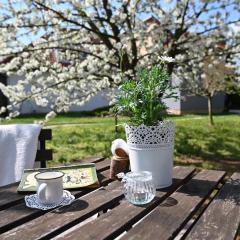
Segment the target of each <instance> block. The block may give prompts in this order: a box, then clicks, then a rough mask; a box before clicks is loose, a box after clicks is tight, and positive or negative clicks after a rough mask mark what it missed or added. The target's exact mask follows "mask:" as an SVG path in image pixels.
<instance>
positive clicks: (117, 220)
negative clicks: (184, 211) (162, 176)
mask: <svg viewBox="0 0 240 240" xmlns="http://www.w3.org/2000/svg"><path fill="white" fill-rule="evenodd" d="M194 170H195V169H194V168H191V167H175V168H174V170H173V177H174V180H173V185H172V186H171V187H170V188H168V190H167V191H166V189H164V190H163V191H160V190H159V191H157V193H156V197H155V198H154V200H153V201H152V202H151V203H149V204H147V205H145V206H135V205H132V204H130V203H128V202H127V201H123V202H122V203H121V204H120V205H119V206H117V207H116V208H114V209H113V210H111V211H109V212H108V213H106V214H103V215H102V216H100V217H99V218H97V219H96V220H95V221H92V222H90V223H88V224H86V225H84V226H83V227H78V228H77V229H76V228H75V227H73V230H72V231H70V232H69V233H68V234H67V235H64V234H62V236H61V239H72V240H74V239H79V236H81V239H82V240H87V239H114V238H115V237H117V236H118V235H119V234H121V233H122V232H124V231H125V230H126V228H127V229H128V228H129V226H131V225H133V224H134V223H136V222H137V221H138V220H139V219H140V218H141V217H143V216H144V215H146V214H147V213H148V212H150V211H151V210H152V209H153V208H154V207H156V206H157V205H158V204H159V203H160V202H161V201H163V200H164V199H165V198H166V197H167V196H168V195H170V194H171V193H172V192H173V191H175V190H176V189H177V188H178V187H179V186H180V185H181V184H183V183H184V182H185V181H186V180H187V179H188V178H189V176H190V175H191V174H192V173H193V172H194ZM93 229H94V230H93ZM58 239H59V237H58Z"/></svg>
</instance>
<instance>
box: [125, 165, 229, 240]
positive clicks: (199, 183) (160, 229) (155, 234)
mask: <svg viewBox="0 0 240 240" xmlns="http://www.w3.org/2000/svg"><path fill="white" fill-rule="evenodd" d="M224 175H225V172H222V171H213V170H203V171H202V172H200V173H198V174H197V175H196V176H195V177H194V178H193V179H191V180H190V181H189V182H188V183H187V184H185V185H183V186H182V187H181V188H180V189H178V190H177V191H176V192H175V193H173V194H172V195H171V196H170V197H169V198H167V199H166V200H165V201H164V202H163V203H162V204H161V205H160V206H158V207H157V208H156V209H154V211H152V212H151V213H150V214H149V215H148V216H147V217H146V218H145V219H144V220H143V221H142V222H140V223H139V224H138V225H136V226H135V227H134V228H132V229H130V230H129V232H128V234H127V235H126V236H125V237H123V239H128V240H132V239H134V240H135V239H146V240H147V239H159V238H160V237H161V239H172V238H173V237H174V236H176V234H177V233H178V232H179V231H180V230H181V228H182V227H183V226H184V225H185V223H186V222H187V220H189V218H190V217H191V216H193V214H194V213H195V212H196V211H197V210H198V209H199V207H200V206H201V203H202V202H203V201H204V200H205V199H206V198H207V197H208V196H209V194H210V193H211V192H212V191H213V190H214V188H215V187H216V185H217V184H218V183H219V182H220V181H221V180H222V179H223V177H224Z"/></svg>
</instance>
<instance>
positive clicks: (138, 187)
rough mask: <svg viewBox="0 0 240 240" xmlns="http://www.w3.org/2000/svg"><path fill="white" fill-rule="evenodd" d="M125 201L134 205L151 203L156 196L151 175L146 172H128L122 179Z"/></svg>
mask: <svg viewBox="0 0 240 240" xmlns="http://www.w3.org/2000/svg"><path fill="white" fill-rule="evenodd" d="M122 183H123V188H124V195H125V197H126V199H127V200H128V201H129V202H130V203H132V204H135V205H143V204H147V203H149V202H151V201H152V200H153V198H154V197H155V194H156V188H155V187H154V184H153V180H152V173H151V172H148V171H140V172H129V173H127V174H126V175H124V176H123V179H122Z"/></svg>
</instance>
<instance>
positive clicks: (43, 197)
mask: <svg viewBox="0 0 240 240" xmlns="http://www.w3.org/2000/svg"><path fill="white" fill-rule="evenodd" d="M46 189H47V184H46V183H41V184H40V186H39V187H38V190H37V195H38V198H39V199H40V201H42V202H45V201H46Z"/></svg>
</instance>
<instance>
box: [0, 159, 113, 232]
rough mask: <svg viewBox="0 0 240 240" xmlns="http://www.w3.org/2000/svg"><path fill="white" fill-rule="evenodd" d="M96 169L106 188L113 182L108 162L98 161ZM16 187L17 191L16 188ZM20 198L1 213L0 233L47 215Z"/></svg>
mask: <svg viewBox="0 0 240 240" xmlns="http://www.w3.org/2000/svg"><path fill="white" fill-rule="evenodd" d="M85 161H86V160H85ZM89 161H91V160H89ZM96 169H97V173H98V178H99V181H100V184H101V186H105V185H106V184H108V183H109V182H110V181H111V180H109V174H110V172H109V162H108V160H102V161H101V162H99V161H98V162H97V163H96ZM105 169H107V170H105ZM14 187H15V191H16V186H14ZM95 189H96V188H95ZM95 189H89V188H86V189H79V190H75V191H72V194H73V195H75V197H80V196H83V195H84V194H87V193H89V192H91V191H93V190H95ZM20 197H21V198H22V201H21V202H20V203H18V204H15V205H13V206H12V207H8V208H6V209H5V210H2V211H0V233H3V232H5V231H7V230H9V229H11V228H13V227H16V226H18V225H20V224H23V223H24V222H27V221H29V220H32V219H34V218H36V217H38V216H41V215H43V214H45V213H46V211H41V210H37V209H30V208H26V206H25V203H24V201H23V197H24V196H23V195H20Z"/></svg>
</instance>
